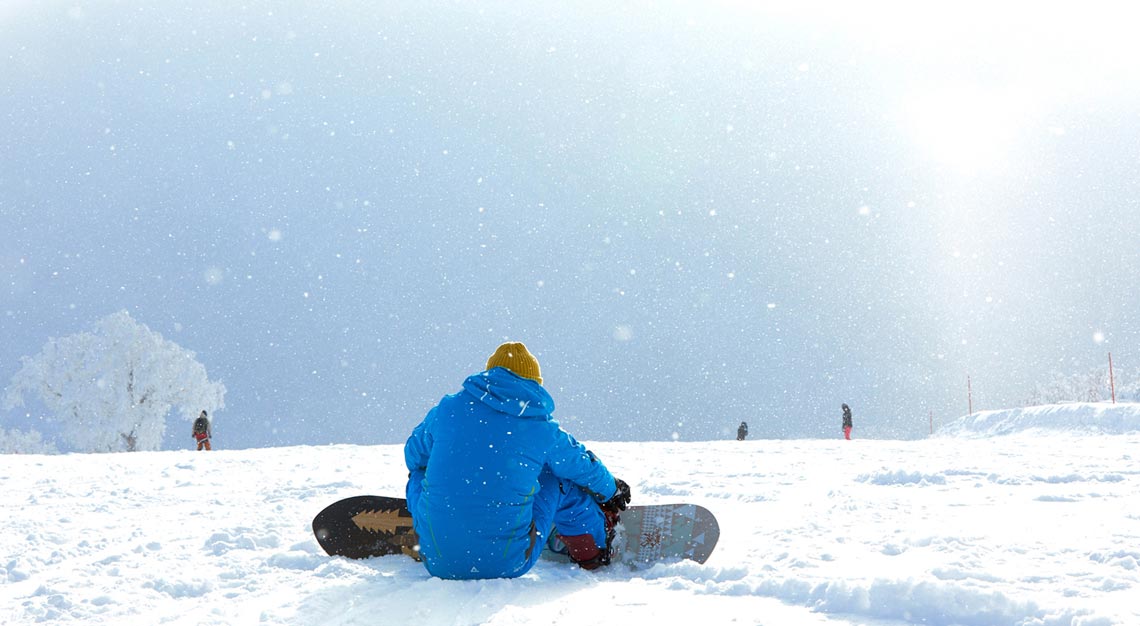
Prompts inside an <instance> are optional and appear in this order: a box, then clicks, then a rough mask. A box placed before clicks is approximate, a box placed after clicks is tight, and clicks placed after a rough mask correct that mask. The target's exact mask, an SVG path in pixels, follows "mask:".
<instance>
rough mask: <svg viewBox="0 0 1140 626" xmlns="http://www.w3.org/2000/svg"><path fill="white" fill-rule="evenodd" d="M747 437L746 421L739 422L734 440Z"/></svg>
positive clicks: (742, 439)
mask: <svg viewBox="0 0 1140 626" xmlns="http://www.w3.org/2000/svg"><path fill="white" fill-rule="evenodd" d="M747 438H748V422H740V428H737V429H736V440H737V441H744V440H745V439H747Z"/></svg>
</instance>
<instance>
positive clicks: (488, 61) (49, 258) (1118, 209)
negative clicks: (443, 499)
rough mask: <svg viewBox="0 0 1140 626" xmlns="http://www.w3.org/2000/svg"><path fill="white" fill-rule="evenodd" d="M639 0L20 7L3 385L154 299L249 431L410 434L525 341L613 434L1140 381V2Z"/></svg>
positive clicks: (600, 431) (652, 437)
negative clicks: (1139, 290)
mask: <svg viewBox="0 0 1140 626" xmlns="http://www.w3.org/2000/svg"><path fill="white" fill-rule="evenodd" d="M610 4H611V3H602V2H578V3H569V4H567V5H565V6H563V5H558V6H542V7H528V6H522V5H519V4H518V3H513V2H497V1H493V2H478V3H476V2H462V1H460V2H439V3H430V4H423V3H405V2H381V3H376V2H352V1H341V2H335V3H332V4H331V5H326V4H322V5H321V6H320V7H317V6H316V5H313V4H311V3H304V2H286V3H281V2H268V1H265V0H254V1H251V2H244V3H241V4H240V5H234V3H231V2H222V1H220V0H206V1H204V2H196V3H192V4H184V5H182V6H156V5H154V4H152V3H143V2H137V1H133V0H125V1H122V2H115V3H100V2H88V3H83V2H79V3H76V2H62V1H56V0H45V1H43V2H10V3H7V4H6V5H5V7H3V8H0V75H2V76H3V80H2V81H0V111H4V114H3V115H0V153H2V154H4V155H5V156H4V157H3V158H2V159H0V233H4V235H3V241H4V244H5V245H3V246H0V277H2V281H0V337H3V338H4V340H3V341H2V342H0V381H4V382H5V384H6V383H7V380H8V379H9V378H10V377H11V375H13V374H14V373H15V372H16V371H17V370H18V369H19V364H20V358H21V357H24V356H31V355H34V354H36V353H38V352H39V350H40V349H41V348H42V347H43V345H44V344H45V343H46V341H47V340H48V338H50V337H59V336H65V335H69V334H73V333H77V332H81V331H84V330H88V329H89V328H90V327H91V326H92V325H93V324H94V323H95V322H96V321H98V320H99V319H101V318H103V317H105V316H107V315H110V314H112V313H114V312H116V311H119V310H127V311H129V312H130V313H131V315H132V317H133V318H134V319H136V320H137V321H139V322H140V323H143V324H146V325H147V326H148V327H150V328H151V329H152V330H155V331H157V332H159V333H161V334H162V335H163V336H164V337H165V338H167V339H169V340H171V341H174V342H175V343H177V344H178V345H180V346H182V347H183V348H186V349H188V350H191V351H193V352H195V353H196V355H197V358H198V360H199V361H200V362H201V363H203V364H204V365H205V366H206V369H207V372H208V373H209V375H210V376H211V378H212V379H218V380H221V381H222V382H223V383H224V384H225V385H226V388H227V390H228V393H227V396H226V408H225V409H223V410H221V411H218V412H217V413H215V414H214V417H215V437H216V442H217V444H218V445H221V446H225V447H230V448H246V447H264V446H273V445H295V444H303V443H359V444H370V443H397V442H401V441H403V439H404V438H405V437H406V436H407V433H408V432H410V430H411V428H412V427H413V426H414V425H415V424H416V423H417V422H418V421H419V420H420V419H421V418H422V417H423V414H424V413H425V412H426V411H427V410H428V409H429V408H430V407H431V406H432V405H434V403H435V402H436V401H437V400H438V399H439V397H441V396H442V395H444V394H447V393H452V392H454V391H456V390H458V388H459V385H460V383H461V381H462V379H463V378H464V377H465V376H467V375H468V374H471V373H473V372H476V371H478V370H480V369H482V367H483V366H484V364H485V360H486V358H487V356H488V355H489V354H491V352H492V351H493V350H494V348H495V346H497V345H498V344H499V343H500V342H502V341H506V340H516V341H523V342H525V343H527V345H528V346H529V347H530V348H531V350H532V351H533V352H534V353H535V354H536V355H537V356H538V358H539V360H540V362H541V364H542V368H543V375H544V379H545V381H546V383H547V387H548V388H549V390H550V391H551V393H552V395H553V396H554V398H555V401H556V403H557V409H556V413H555V415H556V417H557V418H558V419H559V420H560V421H562V422H563V423H564V424H566V425H567V426H568V427H571V428H572V429H573V430H574V431H575V432H578V433H580V434H581V435H582V436H583V437H588V438H593V439H600V440H614V441H669V440H682V441H696V440H710V439H724V438H731V437H733V436H734V434H735V430H736V426H737V425H738V424H739V423H740V421H747V422H748V423H749V425H750V428H751V431H752V432H753V433H754V435H755V436H760V437H765V438H782V437H804V436H808V437H818V436H830V435H831V434H832V433H833V432H834V431H835V430H837V429H838V424H839V421H840V415H841V413H840V404H841V403H844V402H846V403H847V404H849V405H850V406H851V407H852V409H853V410H854V413H855V420H856V424H857V427H858V428H860V429H861V430H862V432H863V433H864V434H865V435H868V436H875V437H884V438H888V437H889V438H913V437H919V436H923V435H925V434H926V433H927V432H928V422H929V420H930V419H931V417H932V416H933V417H934V418H935V419H937V420H940V421H948V420H951V419H954V418H956V417H958V416H960V415H963V414H965V413H967V412H968V411H969V410H970V408H974V409H977V408H1004V407H1010V406H1019V405H1020V404H1022V403H1023V402H1024V400H1025V399H1026V398H1027V397H1028V396H1030V395H1031V393H1032V390H1033V386H1034V385H1035V384H1036V383H1038V382H1040V381H1042V380H1047V379H1050V378H1052V377H1053V376H1055V375H1057V374H1065V375H1068V374H1075V373H1083V372H1086V371H1088V370H1090V369H1093V368H1103V367H1105V365H1106V361H1107V355H1108V353H1109V352H1112V353H1113V359H1114V363H1115V365H1116V367H1117V368H1118V369H1119V370H1120V371H1121V372H1122V373H1125V374H1126V373H1128V372H1132V373H1133V377H1134V378H1135V376H1136V375H1135V372H1137V360H1138V358H1140V357H1138V355H1137V349H1136V346H1137V343H1138V340H1140V316H1138V315H1137V310H1140V307H1138V305H1140V301H1138V296H1137V295H1136V292H1135V290H1132V289H1130V285H1131V283H1132V282H1133V280H1134V277H1135V276H1136V275H1138V273H1140V246H1137V245H1136V242H1137V240H1138V238H1137V228H1136V217H1135V216H1136V215H1137V214H1138V210H1140V199H1138V198H1140V168H1138V167H1137V166H1138V165H1140V143H1138V142H1136V141H1134V140H1133V138H1134V137H1136V136H1137V135H1138V132H1140V114H1138V113H1137V111H1140V106H1138V104H1140V76H1138V73H1140V70H1138V69H1137V68H1136V67H1135V64H1134V63H1133V62H1132V61H1133V59H1135V58H1137V55H1138V54H1140V50H1138V49H1137V48H1138V47H1140V44H1138V43H1136V40H1135V38H1134V37H1133V36H1132V33H1131V32H1129V30H1128V25H1129V24H1131V23H1134V21H1135V20H1134V19H1133V18H1135V17H1136V15H1135V14H1134V13H1135V11H1136V10H1135V9H1127V8H1126V9H1121V8H1119V7H1116V6H1115V5H1111V4H1109V5H1104V6H1101V5H1091V6H1090V7H1089V8H1087V9H1082V11H1084V12H1083V13H1080V14H1072V13H1071V12H1066V11H1061V10H1060V9H1049V8H1045V9H1041V8H1039V7H1036V6H1035V5H1031V4H1022V3H1012V4H1008V5H1003V7H1004V8H998V7H992V6H987V5H983V4H981V3H966V4H963V5H961V6H957V5H956V6H955V7H953V10H950V9H949V8H946V9H938V10H933V9H928V8H921V9H916V8H913V7H907V6H905V5H904V3H886V2H884V3H871V4H868V5H861V7H860V9H853V8H850V7H844V6H842V5H840V4H832V3H820V2H815V3H787V4H785V3H749V2H712V3H709V2H631V3H623V4H622V5H620V6H617V7H614V6H610ZM983 7H984V8H985V10H984V13H983V14H984V16H985V19H979V18H978V15H979V11H981V10H982V8H983ZM1030 7H1032V10H1030ZM1130 12H1131V13H1130ZM967 381H969V395H968V393H967ZM41 417H42V412H37V410H36V409H35V408H34V407H29V408H25V409H22V410H19V409H17V410H13V411H9V412H7V413H0V419H3V423H4V424H6V425H7V427H9V428H13V427H18V428H34V427H36V426H37V425H38V424H40V422H41V420H40V418H41ZM179 426H180V424H172V426H171V428H170V430H169V433H168V436H167V440H166V443H165V446H166V447H168V448H172V447H183V446H188V445H190V443H191V442H190V439H189V435H188V432H189V424H186V428H184V429H180V428H179ZM182 430H185V431H186V432H185V433H183V432H181V431H182Z"/></svg>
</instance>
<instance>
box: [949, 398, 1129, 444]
mask: <svg viewBox="0 0 1140 626" xmlns="http://www.w3.org/2000/svg"><path fill="white" fill-rule="evenodd" d="M1027 431H1028V432H1042V431H1052V432H1066V433H1084V434H1092V435H1097V434H1104V435H1119V434H1123V433H1136V432H1140V403H1132V402H1128V403H1118V404H1109V403H1105V402H1095V403H1093V402H1072V403H1066V404H1048V405H1043V406H1031V407H1025V408H1019V409H1002V410H999V411H979V412H977V413H974V414H973V415H966V416H963V417H961V418H958V419H957V420H954V421H953V422H950V423H948V424H946V425H945V426H943V427H942V428H940V429H939V430H938V432H937V434H938V435H939V436H948V437H994V436H998V435H1010V434H1016V433H1022V432H1027Z"/></svg>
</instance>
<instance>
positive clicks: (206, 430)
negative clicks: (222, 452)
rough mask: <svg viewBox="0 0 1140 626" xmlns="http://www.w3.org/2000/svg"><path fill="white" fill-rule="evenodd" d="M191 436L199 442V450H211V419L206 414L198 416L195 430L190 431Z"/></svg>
mask: <svg viewBox="0 0 1140 626" xmlns="http://www.w3.org/2000/svg"><path fill="white" fill-rule="evenodd" d="M190 435H191V436H192V437H194V439H197V440H198V449H199V450H202V449H203V448H204V449H206V450H209V449H210V418H208V417H206V412H205V411H202V414H201V415H199V416H198V419H196V420H194V429H193V430H192V431H190Z"/></svg>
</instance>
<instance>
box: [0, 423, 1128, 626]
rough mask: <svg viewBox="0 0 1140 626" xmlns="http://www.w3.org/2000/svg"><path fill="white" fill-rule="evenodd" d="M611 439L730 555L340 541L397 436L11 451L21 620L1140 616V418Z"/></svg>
mask: <svg viewBox="0 0 1140 626" xmlns="http://www.w3.org/2000/svg"><path fill="white" fill-rule="evenodd" d="M977 417H978V416H975V418H977ZM975 422H976V420H975ZM591 447H592V448H593V449H594V450H595V451H596V452H597V453H598V454H599V455H601V456H602V457H603V458H604V459H606V461H607V463H608V464H609V465H610V467H611V468H613V470H614V472H615V473H616V474H617V475H618V476H621V477H623V478H625V479H626V480H628V481H629V482H630V484H631V485H632V487H633V492H634V499H635V504H637V503H640V504H646V503H654V502H670V501H693V502H698V503H701V504H703V505H705V506H707V507H709V508H710V509H711V510H712V511H713V512H714V513H715V514H716V515H717V516H718V518H719V519H720V521H721V528H722V535H721V540H720V544H719V546H718V548H717V551H716V553H714V554H713V556H712V558H711V559H710V560H709V561H708V562H707V563H705V564H703V565H697V564H694V563H669V564H663V565H658V566H655V567H653V568H652V569H648V570H644V571H630V570H628V569H624V568H622V567H611V568H608V569H606V570H603V571H600V572H595V573H590V572H585V571H582V570H579V569H577V568H576V567H574V566H572V565H564V564H557V563H552V562H546V561H543V562H540V563H539V564H538V565H537V566H536V567H535V569H534V570H532V571H531V572H530V573H529V574H527V575H526V576H524V577H522V578H520V579H517V580H488V581H444V580H439V579H433V578H430V577H429V576H428V575H427V574H426V572H425V571H424V569H423V567H421V566H420V564H418V563H416V562H414V561H412V560H410V559H408V558H405V557H402V556H400V557H387V558H382V559H372V560H369V561H349V560H346V559H343V558H330V557H328V556H326V555H324V554H323V553H322V552H321V551H320V549H319V547H318V546H317V543H316V541H315V540H314V539H313V537H312V534H311V530H310V521H311V519H312V517H313V516H314V515H315V514H316V513H317V512H318V511H319V510H320V509H321V508H323V507H324V506H325V505H327V504H328V503H330V502H332V501H334V500H336V499H339V498H342V497H346V496H350V495H356V494H361V493H377V494H400V493H402V492H403V482H404V478H405V476H406V472H405V471H404V468H403V464H402V448H401V446H397V445H383V446H348V445H340V446H321V447H290V448H274V449H252V450H231V451H226V450H223V451H215V452H209V453H208V452H201V453H196V452H190V451H172V452H140V453H131V454H102V455H84V454H71V455H52V456H37V455H3V456H0V489H2V491H3V493H4V494H5V506H4V511H5V514H4V517H3V521H2V522H0V530H2V531H3V532H0V623H2V624H35V623H42V624H187V625H189V624H208V625H222V624H225V625H229V624H263V625H306V626H308V625H313V624H322V625H324V624H341V625H354V624H369V625H372V624H417V625H418V626H445V625H446V626H455V625H469V624H470V625H475V624H499V625H506V624H511V625H519V624H541V625H544V626H545V625H548V624H564V625H573V626H580V625H582V624H591V625H598V624H603V625H604V624H623V625H628V624H646V623H654V622H657V621H662V622H666V623H689V622H699V623H701V624H706V625H712V624H728V623H731V624H765V625H768V626H779V625H788V626H805V625H806V626H812V625H821V626H822V625H831V626H849V625H850V626H853V625H856V624H859V625H868V626H902V625H909V624H925V625H928V626H929V625H934V626H939V625H941V626H950V625H967V626H994V625H1025V626H1029V625H1034V626H1042V625H1049V626H1060V625H1071V626H1077V625H1080V626H1108V625H1113V624H1137V623H1140V601H1138V600H1137V590H1138V589H1140V549H1138V548H1137V547H1136V528H1137V525H1138V524H1140V503H1138V502H1137V500H1136V497H1135V496H1136V494H1137V493H1140V463H1138V462H1137V460H1136V457H1137V450H1140V434H1136V433H1132V434H1127V435H1113V436H1105V435H1101V436H1090V435H1072V434H1069V433H1047V434H1045V435H1043V436H1040V437H994V438H988V439H972V438H954V437H939V438H932V439H928V440H921V441H871V440H858V439H857V440H854V441H850V442H846V441H841V440H781V441H772V440H756V441H745V442H736V441H723V442H706V443H595V444H592V445H591Z"/></svg>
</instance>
